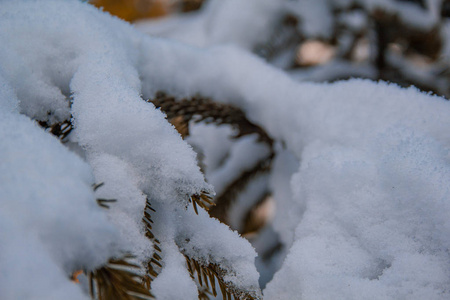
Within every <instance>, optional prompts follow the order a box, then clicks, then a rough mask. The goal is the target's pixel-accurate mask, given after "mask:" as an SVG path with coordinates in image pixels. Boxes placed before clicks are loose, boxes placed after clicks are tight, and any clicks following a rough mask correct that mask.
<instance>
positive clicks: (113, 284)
mask: <svg viewBox="0 0 450 300" xmlns="http://www.w3.org/2000/svg"><path fill="white" fill-rule="evenodd" d="M130 258H132V257H131V256H125V257H123V258H120V259H110V260H109V262H108V263H107V264H106V265H104V266H102V267H100V268H98V269H96V270H94V271H91V272H89V273H88V278H89V287H90V294H91V297H92V299H98V300H111V299H117V300H138V299H153V298H154V297H153V295H152V294H151V293H150V292H149V290H148V289H147V288H145V287H144V286H143V285H142V283H141V282H142V280H143V277H142V276H141V275H139V274H138V272H137V271H138V270H139V269H140V267H139V266H137V265H135V264H132V263H130V262H128V261H127V260H128V259H130Z"/></svg>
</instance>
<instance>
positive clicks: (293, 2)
mask: <svg viewBox="0 0 450 300" xmlns="http://www.w3.org/2000/svg"><path fill="white" fill-rule="evenodd" d="M90 2H91V3H92V4H94V5H95V6H97V7H103V9H104V10H105V11H108V12H110V13H111V14H113V15H116V16H118V17H119V18H122V19H124V20H126V21H129V22H132V23H135V24H136V27H137V28H138V29H141V30H143V31H144V32H147V33H149V34H151V35H154V36H162V37H169V38H173V39H178V40H181V41H183V42H185V43H189V44H193V45H196V46H199V47H206V46H212V45H217V44H234V45H236V46H238V47H242V48H245V49H247V50H249V51H252V52H253V53H255V54H256V55H258V56H260V57H262V58H263V59H265V60H266V61H267V62H269V63H270V64H272V65H274V66H276V67H278V68H281V69H284V70H286V71H287V72H289V74H291V75H292V77H293V78H295V79H297V80H300V81H316V82H324V81H335V80H340V79H348V78H351V77H362V78H370V79H373V80H378V79H382V80H387V81H391V82H395V83H397V84H399V85H401V86H410V85H414V86H416V87H418V88H420V89H421V90H424V91H428V92H432V93H435V94H437V95H443V96H446V97H447V98H448V97H449V96H450V95H449V94H450V89H449V84H448V83H449V78H450V77H449V76H450V72H449V59H448V55H449V53H450V49H449V45H448V40H449V36H450V30H449V28H450V27H449V26H448V17H450V1H448V0H260V1H255V0H246V1H236V0H91V1H90Z"/></svg>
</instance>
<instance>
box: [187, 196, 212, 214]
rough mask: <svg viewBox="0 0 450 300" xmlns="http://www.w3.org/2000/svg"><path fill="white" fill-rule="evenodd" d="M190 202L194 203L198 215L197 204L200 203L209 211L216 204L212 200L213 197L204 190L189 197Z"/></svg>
mask: <svg viewBox="0 0 450 300" xmlns="http://www.w3.org/2000/svg"><path fill="white" fill-rule="evenodd" d="M189 202H191V203H192V206H193V207H194V211H195V213H196V214H197V215H198V209H197V205H199V206H200V207H201V208H203V209H204V210H206V211H208V210H209V209H210V207H213V206H214V205H216V204H215V203H214V202H213V201H212V197H211V196H210V195H209V194H208V193H207V192H203V193H201V194H200V195H197V194H195V195H192V196H191V197H190V198H189Z"/></svg>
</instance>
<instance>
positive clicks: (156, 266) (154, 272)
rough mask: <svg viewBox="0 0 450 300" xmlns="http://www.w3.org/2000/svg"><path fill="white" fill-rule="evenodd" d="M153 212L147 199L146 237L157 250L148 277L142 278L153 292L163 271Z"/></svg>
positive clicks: (149, 266) (148, 267)
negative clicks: (153, 282)
mask: <svg viewBox="0 0 450 300" xmlns="http://www.w3.org/2000/svg"><path fill="white" fill-rule="evenodd" d="M151 212H156V211H155V210H154V209H153V208H152V206H151V204H150V200H149V199H148V197H147V200H146V204H145V209H144V217H143V218H142V221H143V222H144V224H145V235H146V236H147V238H149V239H150V240H152V241H153V249H154V250H155V251H154V253H153V256H152V258H150V259H149V260H148V261H147V263H146V275H145V276H144V277H143V278H142V283H143V284H144V286H145V287H146V288H147V290H151V284H152V281H153V280H154V279H155V278H156V277H157V276H158V274H159V273H160V272H161V269H162V264H161V263H162V259H161V248H160V242H159V240H158V239H157V238H155V235H154V234H153V232H152V224H153V220H152V218H151V215H150V213H151Z"/></svg>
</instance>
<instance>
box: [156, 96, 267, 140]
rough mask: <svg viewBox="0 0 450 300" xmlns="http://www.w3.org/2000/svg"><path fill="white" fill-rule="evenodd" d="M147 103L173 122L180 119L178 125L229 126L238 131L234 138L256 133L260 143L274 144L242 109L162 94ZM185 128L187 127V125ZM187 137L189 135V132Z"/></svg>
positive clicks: (208, 100) (196, 98)
mask: <svg viewBox="0 0 450 300" xmlns="http://www.w3.org/2000/svg"><path fill="white" fill-rule="evenodd" d="M147 102H151V103H153V105H155V107H156V108H160V109H161V110H162V111H163V112H164V113H165V114H166V115H167V118H168V119H169V121H171V122H173V120H174V119H175V118H178V119H177V123H184V124H188V123H189V122H190V121H194V122H196V123H198V122H205V123H207V124H209V123H214V124H216V125H223V124H229V125H231V126H233V128H235V129H236V130H237V131H238V133H237V134H236V135H235V136H234V138H239V137H242V136H245V135H248V134H253V133H255V134H257V135H258V138H259V141H261V142H264V143H266V144H268V145H269V146H272V144H273V140H272V138H271V137H270V136H269V135H268V134H267V133H266V132H265V131H264V130H263V129H262V128H261V127H259V126H258V125H256V124H254V123H252V122H250V121H249V120H248V119H247V117H246V116H245V113H244V112H243V111H242V110H241V109H240V108H237V107H235V106H233V105H231V104H224V103H217V102H214V101H212V100H211V99H208V98H202V97H193V98H190V99H181V100H176V99H175V98H174V97H169V96H166V95H165V94H164V93H161V92H160V93H158V94H157V95H156V98H155V99H153V100H152V99H150V100H148V101H147ZM180 116H181V117H182V119H180ZM184 126H185V127H186V125H184ZM186 135H189V132H187V133H186Z"/></svg>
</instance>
